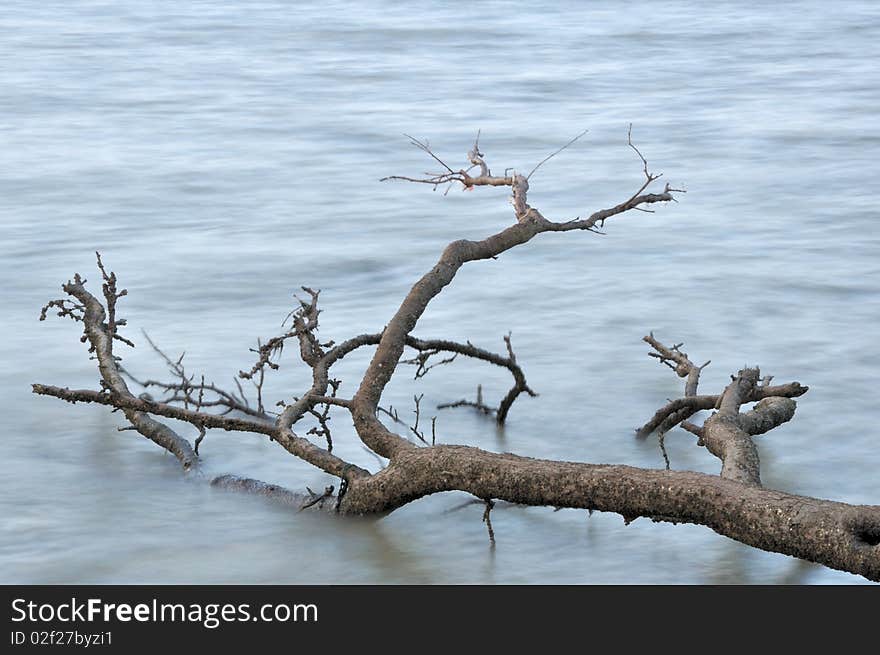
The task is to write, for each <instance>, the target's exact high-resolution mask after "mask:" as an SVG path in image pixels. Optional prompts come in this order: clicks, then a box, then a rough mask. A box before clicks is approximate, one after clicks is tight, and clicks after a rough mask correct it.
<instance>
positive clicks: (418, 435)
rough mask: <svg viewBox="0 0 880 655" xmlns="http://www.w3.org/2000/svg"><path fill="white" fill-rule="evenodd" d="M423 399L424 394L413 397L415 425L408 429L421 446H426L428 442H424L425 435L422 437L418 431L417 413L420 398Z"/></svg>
mask: <svg viewBox="0 0 880 655" xmlns="http://www.w3.org/2000/svg"><path fill="white" fill-rule="evenodd" d="M424 397H425V394H420V395H418V396H416V395H413V402H415V404H416V408H415V415H416V421H415V424H413V425H411V426H410V428H409V429H410V430H411V431H412V433H413V434H414V435H416V436H417V437H418V438H419V440H420V441H421V442H422V443H423V444H425V445H428V442H427V441H426V440H425V435H423V434H422V433H421V432H420V431H419V411H420V408H419V405H420V403H421V402H422V398H424Z"/></svg>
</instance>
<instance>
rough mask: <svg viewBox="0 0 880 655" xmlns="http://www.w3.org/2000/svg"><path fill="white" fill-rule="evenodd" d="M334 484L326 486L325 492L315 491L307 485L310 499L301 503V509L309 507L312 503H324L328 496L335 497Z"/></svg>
mask: <svg viewBox="0 0 880 655" xmlns="http://www.w3.org/2000/svg"><path fill="white" fill-rule="evenodd" d="M333 488H334V487H333V485H332V484H331V485H330V486H328V487H324V493H322V494H316V493H315V492H314V491H312V490H311V489H309V488H308V487H306V491H308V492H309V500H307V501H306V502H305V503H303V504H302V505H300V508H299V511H303V510H304V509H308V508H309V507H311V506H312V505H317V504H318V503H321V504H322V505H323V504H324V500H326V499H327V498H332V497H333Z"/></svg>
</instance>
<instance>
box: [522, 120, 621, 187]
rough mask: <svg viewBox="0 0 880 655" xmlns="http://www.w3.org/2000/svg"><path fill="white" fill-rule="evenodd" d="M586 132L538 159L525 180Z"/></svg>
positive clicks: (585, 131)
mask: <svg viewBox="0 0 880 655" xmlns="http://www.w3.org/2000/svg"><path fill="white" fill-rule="evenodd" d="M630 129H632V126H630ZM587 132H589V130H584V131H583V132H581V133H580V134H578V135H577V136H576V137H575V138H573V139H572V140H571V141H569V142H568V143H566V144H565V145H564V146H562V147H561V148H559V149H558V150H556V151H555V152H552V153H550V154H549V155H547V156H546V157H544V159H542V160H541V161H539V162H538V164H537V166H535V167H534V168H533V169H532V172H531V173H529V174H528V175H526V180H528V179H529V178H531V177H532V175H533V174H534V173H535V171H536V170H538V169H539V168H541V166H542V165H543V164H544V163H545V162H547V161H549V160H550V159H553V157H555V156H556V155H558V154H559V153H560V152H562V151H563V150H565V149H566V148H567V147H568V146H570V145H571V144H573V143H574V142H575V141H577V140H578V139H580V138H581V137H582V136H583V135H584V134H586V133H587Z"/></svg>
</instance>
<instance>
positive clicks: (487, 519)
mask: <svg viewBox="0 0 880 655" xmlns="http://www.w3.org/2000/svg"><path fill="white" fill-rule="evenodd" d="M483 502H484V503H485V504H486V509H485V510H483V523H485V524H486V530H488V532H489V543H490V544H491V545H492V548H494V547H495V530H493V529H492V517H491V516H490V514H491V513H492V508H493V507H495V503H494V502H492V500H491V499H489V498H484V499H483Z"/></svg>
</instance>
